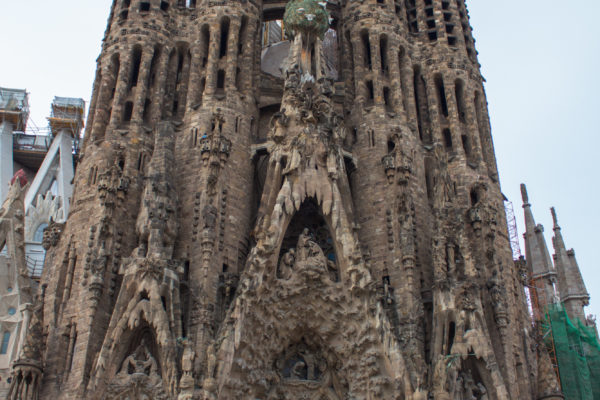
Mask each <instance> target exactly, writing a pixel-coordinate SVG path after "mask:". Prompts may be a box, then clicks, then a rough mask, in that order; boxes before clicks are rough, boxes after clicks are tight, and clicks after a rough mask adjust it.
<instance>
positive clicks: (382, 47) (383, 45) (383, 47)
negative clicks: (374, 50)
mask: <svg viewBox="0 0 600 400" xmlns="http://www.w3.org/2000/svg"><path fill="white" fill-rule="evenodd" d="M387 43H388V39H387V36H385V35H384V36H382V37H381V40H380V41H379V52H380V57H381V72H383V73H384V74H387V72H388V65H387V64H388V63H387V47H388V46H387Z"/></svg>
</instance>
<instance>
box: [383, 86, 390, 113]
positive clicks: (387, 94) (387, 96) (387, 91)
mask: <svg viewBox="0 0 600 400" xmlns="http://www.w3.org/2000/svg"><path fill="white" fill-rule="evenodd" d="M383 101H384V103H385V106H386V107H387V109H388V110H390V109H391V108H392V103H391V100H390V88H388V87H384V88H383Z"/></svg>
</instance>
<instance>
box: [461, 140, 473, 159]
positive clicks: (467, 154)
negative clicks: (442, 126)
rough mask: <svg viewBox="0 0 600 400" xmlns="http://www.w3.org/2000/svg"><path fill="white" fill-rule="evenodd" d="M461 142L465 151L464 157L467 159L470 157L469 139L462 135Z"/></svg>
mask: <svg viewBox="0 0 600 400" xmlns="http://www.w3.org/2000/svg"><path fill="white" fill-rule="evenodd" d="M461 140H462V146H463V149H464V151H465V155H466V156H467V157H470V156H471V144H470V143H469V138H468V137H467V135H462V136H461Z"/></svg>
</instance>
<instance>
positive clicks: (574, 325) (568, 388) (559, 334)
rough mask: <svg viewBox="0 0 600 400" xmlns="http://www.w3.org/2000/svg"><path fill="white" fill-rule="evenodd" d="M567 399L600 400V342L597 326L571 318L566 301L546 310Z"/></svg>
mask: <svg viewBox="0 0 600 400" xmlns="http://www.w3.org/2000/svg"><path fill="white" fill-rule="evenodd" d="M546 317H547V320H548V322H549V324H550V328H551V329H552V337H553V338H554V347H555V350H556V358H557V360H558V369H559V374H560V381H561V385H562V390H563V394H564V395H565V398H566V399H567V400H600V344H599V343H598V339H597V337H596V331H595V329H594V328H593V327H589V326H586V325H585V324H584V323H583V322H581V321H579V320H576V321H574V322H573V321H571V320H570V319H569V317H568V316H567V313H566V311H565V308H564V307H563V305H562V304H552V305H550V306H549V307H548V310H547V313H546Z"/></svg>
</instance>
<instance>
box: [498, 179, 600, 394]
mask: <svg viewBox="0 0 600 400" xmlns="http://www.w3.org/2000/svg"><path fill="white" fill-rule="evenodd" d="M521 192H522V197H523V209H524V213H525V227H526V232H525V234H524V237H525V253H526V255H525V258H523V257H521V258H520V259H517V260H516V264H517V266H522V267H526V269H524V270H523V276H524V278H525V282H526V291H527V293H528V298H529V300H530V311H531V313H532V316H533V321H534V327H535V329H536V332H537V336H538V345H539V346H545V347H546V348H547V349H548V353H549V356H550V359H551V362H552V366H553V368H554V370H555V373H556V375H557V377H558V379H559V383H560V385H561V387H562V391H563V394H564V396H565V398H566V399H567V400H593V399H600V344H599V343H598V332H597V327H596V321H595V319H594V318H593V317H591V316H588V317H586V316H585V313H584V307H585V306H587V305H588V304H589V300H590V295H589V294H588V292H587V290H586V287H585V283H584V281H583V278H582V276H581V271H580V270H579V266H578V264H577V260H576V259H575V251H574V250H573V249H569V250H567V248H566V246H565V242H564V239H563V237H562V233H561V228H560V226H559V225H558V218H557V215H556V211H555V209H554V208H552V209H551V212H552V218H553V221H554V226H553V231H554V236H553V238H552V244H553V247H554V254H553V255H552V257H551V256H550V252H549V251H548V247H547V246H546V240H545V238H544V227H543V226H542V225H541V224H537V225H536V223H535V219H534V217H533V212H532V210H531V204H530V203H529V196H528V194H527V189H526V188H525V185H522V186H521ZM510 214H511V213H510V212H507V215H508V216H510ZM513 215H514V214H513ZM508 221H509V232H511V231H512V232H516V228H514V225H512V229H511V220H510V217H509V218H508ZM516 245H517V246H518V242H517V243H516ZM517 249H518V248H517V247H515V246H513V250H516V251H515V252H514V253H515V255H517V256H518V253H519V251H518V250H517Z"/></svg>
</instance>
